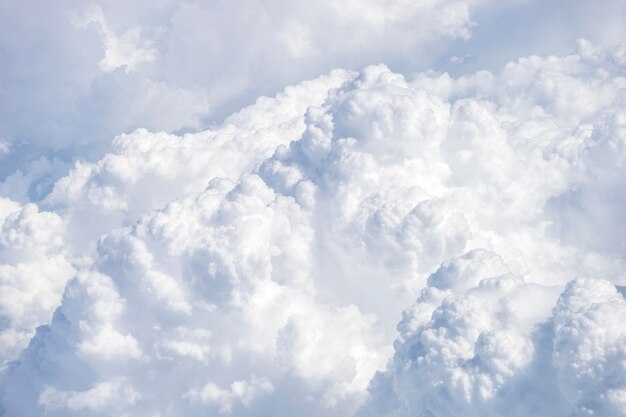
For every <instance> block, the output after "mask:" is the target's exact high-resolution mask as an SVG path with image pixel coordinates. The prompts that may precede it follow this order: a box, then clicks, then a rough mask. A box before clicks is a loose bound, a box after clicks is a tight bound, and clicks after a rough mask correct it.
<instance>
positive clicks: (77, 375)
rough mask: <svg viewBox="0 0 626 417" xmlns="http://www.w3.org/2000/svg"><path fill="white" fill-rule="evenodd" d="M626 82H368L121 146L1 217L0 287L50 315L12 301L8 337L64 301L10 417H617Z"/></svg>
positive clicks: (615, 72)
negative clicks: (35, 297) (5, 271)
mask: <svg viewBox="0 0 626 417" xmlns="http://www.w3.org/2000/svg"><path fill="white" fill-rule="evenodd" d="M407 4H408V3H407ZM392 11H393V10H392ZM398 13H401V11H399V12H398ZM96 17H97V16H96ZM105 35H106V32H105ZM625 69H626V58H625V54H624V50H623V49H615V50H604V49H599V50H596V49H594V47H593V46H591V45H590V44H589V43H586V42H581V43H580V45H579V51H578V52H577V53H575V54H571V55H568V56H563V57H556V56H548V57H538V56H531V57H528V58H523V59H520V60H518V61H515V62H512V63H510V64H508V65H507V66H506V67H505V68H504V69H503V71H502V72H501V73H500V74H492V73H488V72H479V73H476V74H473V75H468V76H464V77H460V78H452V77H450V76H449V75H447V74H436V73H431V72H429V73H422V74H418V75H416V76H415V77H413V78H412V79H406V78H404V77H403V76H401V75H399V74H396V73H393V72H392V71H390V70H389V69H388V68H387V67H385V66H383V65H378V66H371V67H367V68H365V69H364V70H363V71H361V72H360V73H358V74H357V73H351V72H346V71H334V72H332V73H330V74H329V75H327V76H324V77H321V78H319V79H317V80H313V81H309V82H305V83H302V84H300V85H298V86H296V87H290V88H288V89H287V90H285V92H284V93H283V94H280V95H279V96H277V97H276V98H275V99H267V98H261V99H259V100H258V101H257V103H256V104H255V105H253V106H250V107H248V108H246V109H244V110H242V111H241V112H239V113H237V114H235V115H233V116H231V117H230V118H228V119H227V120H226V122H225V123H224V124H223V125H222V126H219V127H216V128H214V129H212V130H208V131H204V132H200V133H195V134H187V135H183V136H177V135H170V134H164V133H150V132H148V131H147V130H137V131H135V132H133V133H131V134H127V135H121V136H119V137H118V138H117V139H116V140H115V142H114V144H113V146H112V149H111V151H110V152H109V153H108V154H107V155H105V156H104V157H103V158H102V159H100V160H99V161H96V162H94V163H85V162H80V163H77V164H76V165H75V167H74V169H72V170H71V171H70V172H69V174H68V175H67V176H65V177H63V178H61V179H59V180H58V181H57V182H56V183H55V184H54V186H53V187H52V190H51V192H50V193H49V194H48V195H47V196H46V197H45V199H43V200H42V202H41V203H40V207H39V208H38V207H36V206H34V205H26V206H21V205H20V204H18V203H15V202H13V201H9V200H6V201H5V200H3V201H2V205H1V206H0V208H1V209H2V211H1V212H0V214H2V215H3V216H4V217H5V220H4V223H3V226H2V227H3V234H2V236H3V238H2V239H3V240H1V241H0V259H2V262H4V263H5V264H6V265H7V268H13V269H19V268H26V269H24V271H25V272H23V275H19V277H18V278H16V279H9V280H7V281H6V283H5V281H4V280H3V281H2V284H3V289H4V288H7V289H8V290H10V291H12V292H14V293H15V294H17V295H19V296H20V297H22V298H24V299H28V297H30V295H31V294H33V293H34V294H38V293H37V291H41V290H42V289H44V288H48V287H50V290H48V291H44V292H45V294H48V296H50V294H52V296H50V297H52V298H54V300H52V298H51V299H50V302H48V303H41V302H37V301H35V302H34V303H36V304H37V309H40V312H39V313H38V314H39V315H38V316H37V317H28V316H25V315H24V314H22V313H20V312H13V311H12V310H11V308H15V305H16V303H13V302H10V301H5V300H6V299H5V298H4V297H3V300H0V301H2V302H3V304H1V305H2V306H3V307H2V308H3V310H2V314H3V317H7V319H5V322H6V325H4V329H3V335H4V333H7V334H13V333H15V332H22V334H30V333H29V332H33V331H34V329H33V326H35V325H36V323H45V322H46V320H45V317H44V316H45V315H46V314H48V315H49V314H51V313H52V308H54V307H52V306H53V305H54V306H56V305H58V307H57V308H56V309H55V310H54V313H53V315H52V320H51V322H50V323H49V324H46V325H43V326H40V327H38V328H37V329H36V333H35V335H34V336H33V337H32V339H31V340H30V343H29V344H28V346H27V347H26V348H25V349H24V350H23V351H22V352H21V354H19V356H15V354H14V352H15V347H16V346H23V343H24V342H23V341H19V340H16V339H15V340H14V339H11V341H10V343H12V344H9V345H7V346H9V348H10V349H9V350H7V352H8V353H7V356H6V357H7V358H8V359H12V360H10V361H8V362H6V365H5V367H4V369H3V371H2V380H1V383H0V387H1V388H0V395H1V396H2V397H1V404H2V407H1V408H0V410H1V411H0V413H2V414H3V415H5V416H7V417H8V416H11V417H13V416H15V417H20V416H29V417H30V416H38V415H48V416H98V415H106V416H126V415H137V416H155V415H159V416H179V415H185V416H200V415H207V414H224V415H237V416H258V415H273V416H282V415H285V416H287V415H298V416H320V415H324V416H346V415H362V416H396V417H399V416H413V415H432V416H456V415H467V416H487V415H494V416H496V415H502V414H507V415H514V416H516V415H518V416H527V415H546V416H548V415H549V416H568V415H589V414H591V415H594V414H595V415H603V416H604V415H606V416H613V415H623V414H624V413H625V412H626V409H625V400H624V398H625V392H626V391H625V390H626V385H625V384H626V369H625V368H624V363H626V351H625V350H624V346H625V342H626V340H625V336H626V330H624V328H623V326H620V319H621V318H622V317H623V316H624V310H625V309H626V301H625V300H624V298H623V296H622V295H621V294H620V293H619V292H618V290H617V289H616V285H620V286H623V285H624V284H625V283H626V281H624V279H625V278H624V275H623V271H624V267H625V266H626V251H625V250H624V248H623V245H620V243H619V242H621V236H622V235H623V233H622V232H623V231H624V229H623V227H624V225H626V216H624V214H623V213H622V211H620V210H619V209H618V207H620V205H623V203H625V201H624V197H623V196H624V195H626V194H624V193H622V192H621V191H622V190H623V184H626V178H625V177H626V171H624V169H623V166H624V165H623V164H624V160H623V152H621V151H622V150H623V146H624V140H625V137H624V129H623V125H624V123H625V121H626V117H625V116H624V114H623V113H624V111H623V108H624V106H623V105H624V100H625V97H626V90H625V87H626V79H625V78H624V77H623V74H624V70H625ZM4 213H6V214H4ZM599 214H601V215H599ZM5 230H6V233H5ZM590 231H597V233H589V232H590ZM5 236H6V238H5ZM5 240H6V241H7V244H4V243H3V242H4V241H5ZM55 257H56V258H55ZM57 258H58V260H57V261H53V260H54V259H57ZM54 262H58V263H59V264H58V265H57V264H55V263H54ZM62 262H65V263H64V264H62ZM28 265H34V266H32V268H31V269H28ZM59 265H63V268H65V269H62V270H63V273H59V272H54V269H53V268H61V267H60V266H59ZM46 268H49V269H50V270H51V271H53V272H51V274H50V276H48V275H43V274H40V273H39V274H33V273H32V271H33V270H37V271H39V270H40V269H42V270H46ZM28 271H31V272H30V273H29V272H28ZM9 276H10V275H9ZM70 276H71V279H69V281H68V278H69V277H70ZM3 279H4V278H3ZM66 282H67V283H66ZM61 291H62V293H61ZM416 297H417V301H415V298H416ZM59 300H60V303H59ZM413 302H414V304H413V305H412V307H410V308H409V309H407V310H404V313H402V311H403V308H404V307H406V306H407V305H410V304H411V303H413ZM5 305H6V307H5ZM37 309H34V308H27V311H28V312H29V315H30V313H31V312H33V311H38V310H37ZM400 317H402V320H401V322H400V324H399V325H398V327H397V331H398V333H399V335H398V333H396V332H395V331H394V325H395V324H396V323H397V321H398V319H399V318H400ZM3 337H4V336H3ZM12 337H13V336H12ZM394 338H396V342H395V343H394V344H393V346H392V342H393V339H394ZM23 339H24V338H23V337H22V339H21V340H23ZM3 343H4V339H3ZM20 343H22V344H21V345H20ZM3 346H4V345H3ZM11 349H13V350H11ZM394 349H395V353H394ZM377 371H378V372H377Z"/></svg>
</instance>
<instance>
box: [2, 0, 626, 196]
mask: <svg viewBox="0 0 626 417" xmlns="http://www.w3.org/2000/svg"><path fill="white" fill-rule="evenodd" d="M625 13H626V10H625V9H624V7H623V2H622V1H621V0H605V1H603V2H602V7H596V6H594V5H589V2H587V1H584V0H554V1H551V2H545V1H540V0H526V1H519V0H507V1H494V0H430V1H406V0H385V1H372V0H349V1H341V2H336V1H329V0H323V1H322V0H320V1H316V2H312V3H309V4H302V3H294V2H292V1H286V0H271V1H267V0H265V1H259V0H236V1H232V0H218V1H208V0H193V1H187V0H185V1H180V0H158V1H145V0H141V1H134V2H133V4H132V5H129V4H128V2H127V1H120V0H110V1H106V2H97V1H96V2H92V3H89V2H84V1H81V0H60V1H56V2H54V3H47V4H40V2H38V1H34V0H26V1H16V0H7V1H4V2H3V3H2V4H1V5H0V23H1V24H0V28H1V29H0V56H1V57H2V62H3V64H4V65H3V66H2V68H1V69H0V80H1V81H2V84H3V86H4V88H3V89H2V90H1V91H0V110H1V111H0V114H2V115H3V116H2V117H1V118H0V138H2V140H3V141H4V142H6V143H8V144H9V145H10V146H9V148H5V147H4V146H1V145H0V180H4V179H5V178H6V177H7V176H9V175H11V174H13V173H14V172H15V171H16V169H21V171H22V172H23V173H24V172H26V173H28V174H30V175H32V176H33V177H35V178H33V179H34V180H38V179H48V180H49V179H51V178H52V179H53V180H56V179H58V178H59V177H61V176H63V175H64V174H65V173H66V172H65V170H64V169H63V168H59V167H57V168H56V169H48V170H46V171H45V172H39V173H37V174H36V173H35V172H34V171H35V170H36V167H34V166H33V162H34V160H38V159H39V158H41V157H43V158H45V159H47V160H48V162H49V163H50V164H53V163H55V161H56V162H58V161H64V162H72V161H73V160H75V159H77V158H80V159H82V160H85V159H88V160H90V161H95V160H97V159H99V158H101V156H102V155H103V154H104V153H106V152H107V151H108V145H109V141H110V139H111V138H112V137H114V136H116V135H118V134H120V133H122V132H126V133H128V132H131V131H133V130H134V129H136V128H139V127H143V128H147V129H149V130H151V131H161V130H163V131H165V132H168V133H176V132H181V131H199V130H204V129H206V128H207V127H209V126H211V125H212V124H213V123H221V121H222V120H223V118H224V117H226V116H227V115H228V114H230V113H232V112H234V111H237V110H238V109H240V108H241V107H243V106H244V105H249V104H250V103H252V102H253V101H254V99H255V98H256V97H258V96H259V95H261V94H266V95H274V94H276V93H277V92H279V91H281V90H282V89H284V88H285V87H286V86H287V85H290V84H294V83H298V82H300V81H301V80H303V79H309V78H315V77H318V76H319V75H321V74H324V73H327V72H328V71H330V70H331V69H333V68H347V69H352V70H358V69H360V68H362V67H363V66H365V65H369V64H372V63H378V62H384V63H386V64H387V65H389V66H390V67H391V68H393V69H394V70H396V71H400V72H402V73H405V74H408V73H413V72H414V71H418V70H425V69H427V68H435V69H437V70H441V69H444V70H449V71H453V72H455V73H466V72H467V71H468V69H469V70H476V69H482V68H485V67H487V68H499V67H500V66H501V65H503V64H504V63H505V62H506V61H507V60H510V59H514V58H517V57H518V56H522V55H527V54H530V53H538V52H539V53H548V52H551V53H554V52H558V53H564V52H566V51H569V50H570V48H571V43H572V42H574V41H575V39H577V38H579V37H585V38H589V39H592V40H593V41H595V42H598V43H601V44H602V45H605V44H609V45H610V44H612V43H615V42H620V41H621V40H622V39H624V36H625V35H626V33H625V32H624V30H625V29H624V25H622V21H623V18H624V17H625ZM560 21H563V22H567V25H559V24H556V23H555V22H560ZM529 26H532V27H533V31H531V32H530V33H529V31H528V27H529ZM564 26H565V27H564ZM501 27H506V28H507V31H506V34H503V33H502V31H501ZM2 149H4V151H3V150H2ZM6 149H11V152H10V154H6V155H5V154H4V153H6ZM40 197H41V194H40V193H33V192H31V193H30V194H29V195H28V196H27V197H20V198H19V201H20V202H22V203H26V202H28V199H30V200H32V201H38V200H39V198H40Z"/></svg>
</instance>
